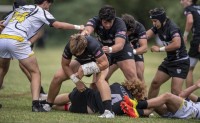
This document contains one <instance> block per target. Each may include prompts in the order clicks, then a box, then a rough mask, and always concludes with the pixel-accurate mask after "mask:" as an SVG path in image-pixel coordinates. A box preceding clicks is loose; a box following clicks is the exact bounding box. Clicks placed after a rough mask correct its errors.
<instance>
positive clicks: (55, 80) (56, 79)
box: [52, 74, 64, 84]
mask: <svg viewBox="0 0 200 123" xmlns="http://www.w3.org/2000/svg"><path fill="white" fill-rule="evenodd" d="M63 81H64V78H63V76H61V75H60V74H55V75H54V77H53V81H52V83H54V84H61V83H62V82H63Z"/></svg>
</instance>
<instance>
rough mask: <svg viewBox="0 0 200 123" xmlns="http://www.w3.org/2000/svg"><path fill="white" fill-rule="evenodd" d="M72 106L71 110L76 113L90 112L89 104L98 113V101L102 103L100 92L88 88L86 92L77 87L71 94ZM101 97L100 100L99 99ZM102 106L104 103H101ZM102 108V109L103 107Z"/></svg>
mask: <svg viewBox="0 0 200 123" xmlns="http://www.w3.org/2000/svg"><path fill="white" fill-rule="evenodd" d="M69 99H70V101H71V106H70V108H69V111H70V112H74V113H88V111H87V106H88V107H90V109H91V110H92V111H93V112H94V113H96V112H99V111H100V109H99V105H98V103H99V102H100V103H102V101H101V97H100V94H99V92H97V91H95V90H92V89H90V88H87V89H86V90H85V91H84V92H79V91H78V90H77V89H76V88H74V89H73V91H72V92H71V93H70V94H69ZM99 99H100V100H99ZM100 106H102V104H100ZM101 110H102V109H101Z"/></svg>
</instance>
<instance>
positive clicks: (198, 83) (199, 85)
mask: <svg viewBox="0 0 200 123" xmlns="http://www.w3.org/2000/svg"><path fill="white" fill-rule="evenodd" d="M195 85H196V86H197V87H198V88H200V79H199V80H198V81H197V82H196V83H195Z"/></svg>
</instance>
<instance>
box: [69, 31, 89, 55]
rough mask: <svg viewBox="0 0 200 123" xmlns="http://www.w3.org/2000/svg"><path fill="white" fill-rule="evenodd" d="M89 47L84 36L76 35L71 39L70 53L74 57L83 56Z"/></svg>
mask: <svg viewBox="0 0 200 123" xmlns="http://www.w3.org/2000/svg"><path fill="white" fill-rule="evenodd" d="M86 47H87V39H86V38H85V36H84V35H81V34H74V35H72V36H71V37H70V51H71V53H72V54H73V55H77V56H79V55H81V54H82V53H83V52H84V51H85V48H86Z"/></svg>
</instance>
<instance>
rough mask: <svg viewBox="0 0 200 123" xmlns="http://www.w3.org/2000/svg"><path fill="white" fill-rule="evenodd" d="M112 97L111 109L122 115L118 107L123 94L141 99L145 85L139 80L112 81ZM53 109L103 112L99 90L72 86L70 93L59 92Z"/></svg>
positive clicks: (76, 111)
mask: <svg viewBox="0 0 200 123" xmlns="http://www.w3.org/2000/svg"><path fill="white" fill-rule="evenodd" d="M110 89H111V97H112V110H113V112H114V113H115V114H116V115H123V114H124V112H123V111H122V110H121V108H120V103H121V102H122V101H123V96H124V95H127V97H129V98H131V99H133V98H136V99H137V100H143V99H144V96H145V92H146V86H145V85H144V83H142V82H141V81H139V80H134V81H125V82H123V83H122V84H119V83H113V84H112V85H110ZM53 108H54V109H56V110H66V111H70V112H74V113H96V112H100V113H103V111H104V110H103V109H104V108H103V103H102V101H101V96H100V93H99V91H97V90H93V89H90V88H87V89H86V90H85V91H84V92H80V91H78V90H77V88H74V89H73V91H72V92H71V93H65V94H60V95H58V96H57V97H56V99H55V101H54V106H53Z"/></svg>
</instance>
